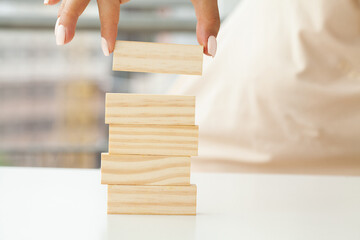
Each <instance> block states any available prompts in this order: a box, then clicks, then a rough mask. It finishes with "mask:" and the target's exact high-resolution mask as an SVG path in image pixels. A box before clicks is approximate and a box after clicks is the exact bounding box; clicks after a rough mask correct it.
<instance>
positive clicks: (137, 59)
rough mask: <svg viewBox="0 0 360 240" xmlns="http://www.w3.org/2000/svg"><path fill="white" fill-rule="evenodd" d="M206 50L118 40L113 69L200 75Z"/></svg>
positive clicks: (197, 47)
mask: <svg viewBox="0 0 360 240" xmlns="http://www.w3.org/2000/svg"><path fill="white" fill-rule="evenodd" d="M202 63H203V47H202V46H199V45H182V44H165V43H150V42H129V41H116V43H115V49H114V54H113V70H114V71H129V72H153V73H172V74H189V75H201V74H202Z"/></svg>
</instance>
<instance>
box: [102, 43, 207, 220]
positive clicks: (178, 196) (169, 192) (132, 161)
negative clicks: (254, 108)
mask: <svg viewBox="0 0 360 240" xmlns="http://www.w3.org/2000/svg"><path fill="white" fill-rule="evenodd" d="M179 64H180V65H179ZM181 64H182V65H183V66H185V68H181ZM113 69H114V70H122V71H139V72H167V73H186V74H199V71H200V74H201V69H202V47H200V46H191V45H175V44H154V43H141V42H121V41H118V42H117V43H116V47H115V51H114V66H113ZM199 69H200V70H199ZM105 123H107V124H109V152H108V153H103V154H102V155H101V183H102V184H108V213H110V214H176V215H195V214H196V193H197V189H196V185H191V184H190V158H191V156H197V154H198V126H196V125H195V97H192V96H173V95H139V94H121V93H108V94H106V108H105Z"/></svg>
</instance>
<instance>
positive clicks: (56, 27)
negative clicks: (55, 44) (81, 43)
mask: <svg viewBox="0 0 360 240" xmlns="http://www.w3.org/2000/svg"><path fill="white" fill-rule="evenodd" d="M59 22H60V18H58V19H57V20H56V23H55V29H54V34H55V35H56V30H57V29H58V27H59Z"/></svg>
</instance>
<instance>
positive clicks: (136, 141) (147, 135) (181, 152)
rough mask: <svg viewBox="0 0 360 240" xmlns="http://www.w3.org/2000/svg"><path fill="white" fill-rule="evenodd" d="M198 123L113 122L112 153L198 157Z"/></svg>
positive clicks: (110, 130) (110, 133)
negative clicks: (189, 124) (130, 123)
mask: <svg viewBox="0 0 360 240" xmlns="http://www.w3.org/2000/svg"><path fill="white" fill-rule="evenodd" d="M198 134H199V128H198V126H195V125H194V126H166V125H116V124H110V125H109V153H110V154H140V155H168V156H174V155H176V156H197V154H198Z"/></svg>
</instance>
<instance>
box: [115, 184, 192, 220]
mask: <svg viewBox="0 0 360 240" xmlns="http://www.w3.org/2000/svg"><path fill="white" fill-rule="evenodd" d="M108 213H109V214H162V215H196V185H189V186H128V185H109V186H108Z"/></svg>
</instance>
